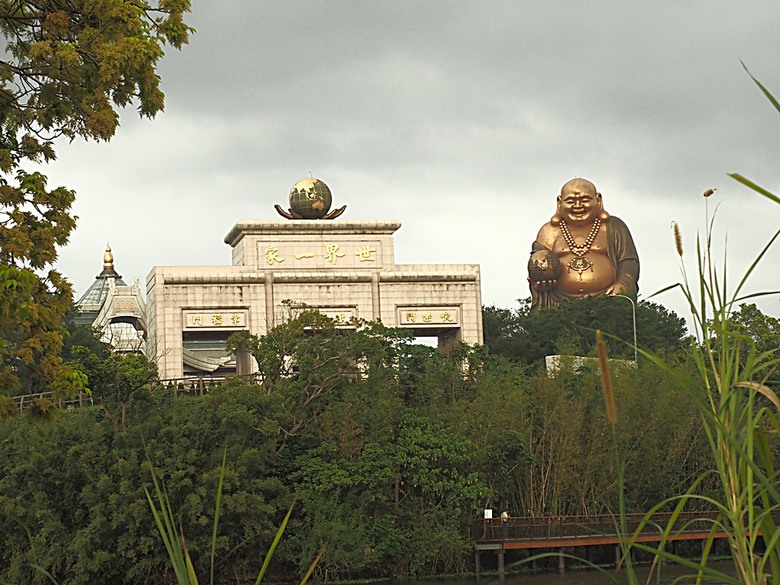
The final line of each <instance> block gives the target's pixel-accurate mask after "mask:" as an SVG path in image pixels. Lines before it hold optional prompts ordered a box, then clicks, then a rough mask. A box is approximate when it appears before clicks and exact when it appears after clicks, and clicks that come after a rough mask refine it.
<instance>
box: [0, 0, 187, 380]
mask: <svg viewBox="0 0 780 585" xmlns="http://www.w3.org/2000/svg"><path fill="white" fill-rule="evenodd" d="M189 4H190V3H189V0H159V1H151V2H150V1H146V0H139V1H130V0H117V1H111V2H101V1H91V0H74V1H72V2H63V1H61V0H34V1H33V0H0V36H2V37H3V39H4V41H5V43H4V47H3V49H4V50H3V53H2V56H1V57H2V58H1V59H0V394H9V393H13V392H14V391H16V390H18V389H20V388H23V389H24V390H27V391H37V390H43V389H54V390H55V391H56V392H59V393H64V394H67V393H68V392H69V391H72V390H74V389H76V388H80V387H83V382H84V380H83V378H82V377H80V376H78V375H76V374H75V373H74V371H73V370H72V369H71V368H70V367H68V366H67V365H65V364H63V361H62V357H61V355H60V351H61V348H62V329H61V322H62V319H63V317H64V315H65V313H66V311H67V309H68V307H69V306H70V303H71V300H72V290H71V286H70V283H69V282H68V281H67V280H66V279H65V278H63V276H62V275H61V274H60V273H59V272H58V271H57V270H55V269H54V268H53V264H54V262H55V260H56V259H57V248H58V247H59V246H63V245H65V244H66V243H67V241H68V239H69V237H70V233H71V232H72V231H73V229H74V228H75V225H76V217H75V216H74V215H73V213H72V211H71V207H72V205H73V202H74V198H75V194H74V192H73V191H71V190H70V189H67V188H65V187H57V188H54V189H50V188H49V187H48V185H47V179H46V177H45V176H44V175H43V174H41V173H40V172H38V171H31V170H30V165H31V164H36V163H45V162H48V161H51V160H53V159H54V158H55V150H54V146H55V141H56V140H57V139H58V138H60V137H63V138H66V139H71V140H72V139H74V138H78V137H81V138H86V139H93V140H109V139H111V137H112V136H113V135H114V133H115V131H116V128H117V126H118V123H119V113H118V110H119V108H124V107H126V106H129V105H136V106H137V108H138V111H139V113H140V115H142V116H148V117H152V116H154V115H155V114H156V113H157V112H159V111H161V110H162V108H163V93H162V91H161V90H160V87H159V84H160V79H159V76H158V75H157V64H158V61H159V59H160V58H161V57H162V56H163V47H164V45H166V44H168V45H171V46H173V47H176V48H179V47H181V46H182V44H183V43H186V42H187V35H188V33H189V32H190V29H189V27H187V26H186V25H185V24H184V22H183V20H182V16H183V14H184V13H186V12H187V11H188V10H189Z"/></svg>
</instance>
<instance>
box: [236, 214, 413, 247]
mask: <svg viewBox="0 0 780 585" xmlns="http://www.w3.org/2000/svg"><path fill="white" fill-rule="evenodd" d="M400 227H401V222H400V221H397V220H365V221H327V220H302V219H298V220H288V221H270V220H242V221H238V222H236V225H234V226H233V228H232V229H231V230H230V231H229V232H228V234H227V235H226V236H225V243H226V244H229V245H230V246H233V247H235V245H236V244H237V243H238V242H239V241H241V239H242V238H243V237H244V236H248V235H251V236H260V235H263V236H266V235H285V236H290V235H295V236H305V235H311V236H322V235H325V234H327V235H328V236H331V235H380V236H384V235H392V234H393V233H395V232H396V230H398V228H400Z"/></svg>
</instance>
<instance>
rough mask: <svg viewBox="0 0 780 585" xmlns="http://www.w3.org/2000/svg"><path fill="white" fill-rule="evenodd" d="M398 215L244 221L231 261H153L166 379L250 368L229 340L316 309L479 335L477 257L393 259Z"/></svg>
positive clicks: (156, 351) (154, 347)
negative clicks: (228, 347)
mask: <svg viewBox="0 0 780 585" xmlns="http://www.w3.org/2000/svg"><path fill="white" fill-rule="evenodd" d="M400 227H401V224H400V222H398V221H344V220H330V221H329V220H298V219H293V220H287V221H272V220H271V221H240V222H238V223H236V225H235V226H234V227H233V228H232V229H231V230H230V232H229V233H228V234H227V236H226V237H225V243H227V244H228V245H230V246H231V248H232V265H230V266H191V267H185V266H156V267H154V268H153V269H152V270H151V271H150V273H149V276H148V277H147V280H146V296H147V298H146V327H147V331H148V336H147V351H146V355H147V356H148V357H149V358H150V359H152V360H154V361H156V363H157V365H158V367H159V370H160V377H161V378H178V377H183V376H187V375H203V374H207V373H212V374H216V375H219V374H229V373H234V372H237V373H251V371H252V369H253V363H252V360H251V359H249V358H246V357H240V358H239V359H238V360H237V362H236V360H235V359H234V358H233V357H232V356H229V355H227V354H226V351H225V349H224V347H225V345H224V342H225V340H226V339H227V338H228V337H229V336H230V335H231V334H232V333H234V332H236V331H240V330H248V331H250V332H251V333H254V334H257V335H262V334H264V333H266V332H267V331H268V330H269V329H270V328H272V327H273V326H274V325H275V324H278V323H280V322H281V321H282V320H283V319H286V318H289V317H290V316H291V314H292V313H294V312H295V311H296V310H299V309H302V308H304V307H307V308H312V309H316V310H318V311H320V312H321V313H323V314H325V315H327V316H329V317H331V318H333V319H334V320H336V321H337V323H344V324H345V325H346V324H347V323H348V322H349V321H350V319H351V318H353V317H356V318H358V319H365V320H368V321H373V320H381V321H382V323H383V324H385V325H387V326H391V327H403V328H408V329H410V330H412V331H413V332H414V334H415V335H416V336H421V337H435V338H437V339H438V344H439V346H440V347H446V346H447V345H448V344H450V343H453V342H456V341H464V342H466V343H470V344H480V343H482V300H481V290H480V272H479V265H475V264H446V265H426V264H408V265H399V264H396V263H395V252H394V243H393V238H394V234H395V232H396V231H397V230H398V228H400Z"/></svg>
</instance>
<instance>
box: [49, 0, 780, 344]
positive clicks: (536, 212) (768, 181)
mask: <svg viewBox="0 0 780 585" xmlns="http://www.w3.org/2000/svg"><path fill="white" fill-rule="evenodd" d="M193 4H194V5H193V11H192V14H191V15H190V22H191V24H192V25H193V26H194V27H195V28H196V29H197V32H196V34H194V35H193V36H192V39H191V42H190V45H189V46H188V47H185V48H184V50H183V51H182V52H180V53H179V52H176V51H170V52H169V53H168V55H166V57H165V59H164V61H163V62H162V64H161V67H160V74H161V77H162V80H163V81H162V84H163V89H164V91H165V92H166V111H165V112H164V113H163V114H161V115H159V116H158V117H157V118H156V119H155V120H152V121H149V120H139V119H137V117H136V116H135V115H134V112H132V111H128V112H125V113H124V114H123V115H122V127H121V128H120V129H119V131H118V133H117V136H116V137H115V139H114V140H113V141H112V142H111V143H108V144H85V143H79V142H74V143H73V144H62V145H60V148H59V152H58V154H59V160H58V161H57V162H55V163H53V164H51V165H49V168H47V169H46V172H47V173H48V175H49V177H50V186H57V185H60V184H65V185H67V186H68V187H70V188H72V189H75V190H76V191H77V202H76V205H75V212H76V214H77V215H78V216H79V223H78V227H77V229H76V232H75V233H74V234H73V236H72V238H71V242H70V244H69V245H68V246H67V247H65V248H64V249H63V250H62V251H61V254H60V261H59V264H58V266H59V268H60V270H61V271H63V272H64V273H65V274H66V275H67V276H68V277H69V278H70V280H71V281H72V282H73V283H74V285H75V288H76V295H77V297H78V296H79V295H80V294H81V293H82V292H83V291H84V290H85V289H86V288H87V287H88V286H89V285H90V284H91V282H92V281H93V280H94V277H95V276H96V275H97V274H98V273H99V272H100V270H101V268H102V254H103V249H104V247H105V244H106V242H107V241H108V242H110V243H111V247H112V249H113V251H114V255H115V258H116V266H117V270H118V271H119V272H120V274H122V275H123V276H124V278H125V280H126V281H127V282H132V280H133V279H134V278H136V277H140V278H141V279H142V281H145V278H146V275H147V274H148V272H149V271H150V269H151V268H152V267H153V266H155V265H201V264H206V265H214V264H216V265H226V264H229V263H230V248H229V247H228V246H227V245H226V244H224V243H223V238H224V236H225V235H226V234H227V232H228V231H229V230H230V228H231V227H232V226H233V225H234V224H235V222H236V221H237V220H245V219H281V218H279V216H278V215H277V214H276V212H275V211H274V209H273V205H274V204H275V203H279V204H282V205H283V206H284V207H286V206H287V194H288V192H289V189H290V187H291V186H292V185H293V184H294V183H295V182H296V181H298V180H299V179H301V178H303V177H306V176H308V173H309V171H311V172H312V174H313V175H314V176H315V177H318V178H320V179H322V180H324V181H325V182H326V183H327V184H328V185H329V186H330V188H331V191H332V192H333V196H334V206H340V205H344V204H346V205H347V211H346V213H345V214H344V215H343V216H342V219H347V220H358V219H397V220H400V221H401V222H402V224H403V225H402V227H401V229H400V230H399V231H398V232H397V233H396V237H395V241H396V260H397V262H398V263H415V264H416V263H420V264H430V263H477V264H480V265H481V267H482V298H483V302H484V303H485V304H492V305H497V306H502V307H515V306H516V299H518V298H521V297H526V296H528V287H527V284H526V281H525V278H526V269H525V265H526V261H527V258H528V253H529V250H530V245H531V242H532V241H533V239H534V237H535V236H536V232H537V231H538V229H539V227H540V226H541V224H543V223H544V222H545V221H547V220H548V219H549V218H550V216H551V215H552V213H553V212H554V208H555V196H556V195H557V194H558V192H559V190H560V187H561V185H562V184H563V183H564V182H566V181H567V180H568V179H570V178H572V177H574V176H583V177H586V178H589V179H590V180H592V181H593V182H594V183H595V184H596V186H597V187H598V188H599V190H600V191H601V192H602V193H603V196H604V202H605V206H606V209H607V210H608V211H609V212H611V213H612V214H614V215H617V216H619V217H621V218H622V219H623V220H625V221H626V223H627V224H628V226H629V227H630V228H631V230H632V232H633V234H634V239H635V241H636V244H637V248H638V250H639V254H640V260H641V275H640V280H639V285H640V294H641V295H642V296H644V297H647V296H649V295H650V294H652V293H653V292H655V291H657V290H659V289H661V288H663V287H665V286H666V285H668V284H671V283H673V282H676V281H677V280H679V278H680V269H679V261H678V258H677V256H676V253H675V251H674V244H673V239H672V233H671V222H672V221H673V220H675V221H677V222H679V224H680V226H681V228H682V232H683V237H684V243H685V248H686V256H687V258H688V259H689V260H690V261H693V260H694V255H695V243H694V242H695V238H696V234H697V231H699V230H701V229H702V228H703V225H704V213H705V209H704V199H703V198H702V192H703V191H704V190H705V189H707V188H710V187H716V188H717V189H718V190H717V192H716V194H715V196H714V197H713V198H712V199H710V200H709V204H710V211H711V210H712V209H713V208H714V207H715V206H716V205H718V204H719V205H720V206H719V210H718V221H717V224H716V225H717V232H718V235H717V241H718V242H719V243H721V242H722V241H723V239H724V237H725V234H726V232H727V233H728V249H729V252H728V254H729V266H730V270H731V275H732V276H733V278H734V280H736V278H737V276H738V274H737V273H738V272H741V271H742V270H743V269H744V268H745V267H746V266H747V263H748V262H749V260H750V259H751V258H752V257H753V256H754V255H755V254H756V253H757V252H758V250H759V249H760V248H761V246H762V245H763V243H764V242H765V241H766V240H767V239H768V238H769V237H770V236H771V235H772V234H773V233H774V231H775V230H776V229H777V227H778V225H780V221H778V219H780V207H778V206H776V205H772V204H770V203H768V202H766V201H765V200H763V198H761V197H760V196H758V195H756V194H754V193H753V192H751V191H749V190H748V189H746V188H744V187H742V186H741V185H739V184H737V183H736V182H734V181H733V180H731V179H730V178H728V177H727V176H726V174H727V173H728V172H734V171H737V172H740V173H743V174H745V175H747V176H749V177H751V178H752V179H754V180H755V181H757V182H759V183H760V184H762V185H764V186H765V187H767V188H769V189H771V190H773V191H775V192H778V191H780V167H779V166H778V161H779V160H780V114H778V113H777V112H776V111H775V110H774V109H773V108H772V106H771V104H770V103H769V102H768V101H767V100H766V98H765V97H764V96H763V95H762V94H761V93H760V91H759V90H758V88H757V87H756V86H755V85H754V84H753V82H752V81H751V80H750V78H749V77H748V75H747V74H746V73H745V71H744V70H743V68H742V66H741V64H740V60H742V61H744V62H745V64H746V65H747V66H748V67H749V68H750V70H751V72H752V73H753V74H754V75H755V76H756V77H758V78H759V79H760V80H762V82H763V83H764V84H765V85H766V86H767V87H768V88H769V89H771V90H773V91H774V92H775V93H776V94H777V95H778V97H780V57H779V56H780V35H779V34H778V26H779V25H780V3H778V2H775V1H769V0H763V1H756V0H740V1H739V2H737V1H736V0H735V1H721V0H706V1H704V0H692V1H682V0H659V1H656V2H637V1H624V2H618V1H615V0H596V1H581V2H564V1H562V0H547V1H536V2H527V1H518V0H513V1H485V0H482V1H480V2H476V1H474V2H465V1H457V0H451V1H424V0H416V1H398V0H386V1H384V2H369V1H366V0H352V1H335V0H334V1H330V2H326V1H309V0H299V1H294V2H291V1H289V0H285V1H268V2H261V1H258V0H220V1H218V2H217V1H213V0H212V1H204V0H195V1H194V3H193ZM721 248H722V246H719V250H720V249H721ZM718 254H720V251H719V252H718ZM779 265H780V247H778V248H777V249H775V250H774V251H773V252H772V253H771V254H770V255H769V256H768V257H767V259H766V260H765V262H764V264H763V266H764V270H763V271H761V273H760V274H759V275H757V277H756V278H755V279H753V280H752V281H751V283H750V287H749V288H750V289H751V290H760V289H767V288H780V278H778V272H777V270H778V266H779ZM688 270H689V273H690V272H691V271H692V270H694V267H693V264H691V265H690V266H689V268H688ZM655 300H657V301H659V302H661V303H662V304H664V305H666V306H667V307H669V308H671V309H673V310H675V311H677V312H678V313H680V314H681V316H687V311H686V310H685V306H684V303H683V302H682V298H681V297H680V295H679V294H677V293H666V294H664V295H662V296H660V297H657V298H656V299H655ZM761 306H762V308H763V309H764V310H765V311H768V312H770V313H772V314H774V315H775V316H778V315H780V310H778V309H780V305H778V301H777V298H775V299H774V300H772V301H766V302H764V303H762V304H761ZM640 341H641V340H640Z"/></svg>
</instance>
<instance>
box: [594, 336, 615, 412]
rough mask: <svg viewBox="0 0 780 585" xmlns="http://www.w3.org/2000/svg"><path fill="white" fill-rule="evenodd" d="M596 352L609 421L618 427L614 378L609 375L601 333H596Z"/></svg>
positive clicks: (605, 348) (605, 349)
mask: <svg viewBox="0 0 780 585" xmlns="http://www.w3.org/2000/svg"><path fill="white" fill-rule="evenodd" d="M596 351H597V352H598V355H599V372H600V373H601V387H602V388H603V390H604V405H605V406H606V408H607V420H608V421H609V424H611V425H613V426H614V425H616V424H617V420H618V416H617V407H616V406H615V392H614V391H613V389H612V376H611V375H610V373H609V363H608V361H607V347H606V346H605V345H604V338H603V336H602V335H601V331H600V330H597V331H596Z"/></svg>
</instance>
